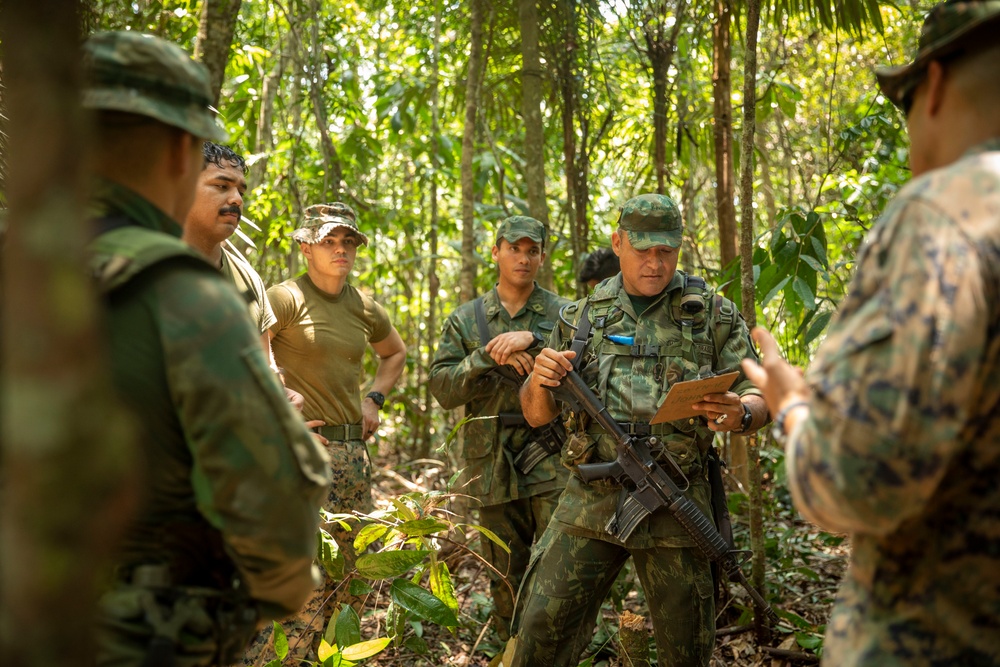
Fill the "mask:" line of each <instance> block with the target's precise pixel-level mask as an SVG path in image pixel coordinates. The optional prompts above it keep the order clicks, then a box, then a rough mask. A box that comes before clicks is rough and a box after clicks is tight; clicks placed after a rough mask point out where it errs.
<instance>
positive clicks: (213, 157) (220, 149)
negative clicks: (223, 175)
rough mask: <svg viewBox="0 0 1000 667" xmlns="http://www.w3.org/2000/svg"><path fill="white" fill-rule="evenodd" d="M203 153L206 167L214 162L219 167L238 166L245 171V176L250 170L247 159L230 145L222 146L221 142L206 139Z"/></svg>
mask: <svg viewBox="0 0 1000 667" xmlns="http://www.w3.org/2000/svg"><path fill="white" fill-rule="evenodd" d="M202 153H203V154H204V155H205V166H206V167H207V166H208V165H209V164H214V165H215V166H216V167H218V168H219V169H226V168H227V167H237V168H238V169H240V170H241V171H243V175H244V176H246V175H247V172H248V171H250V167H248V166H247V161H246V160H244V159H243V156H242V155H239V154H238V153H237V152H236V151H234V150H233V149H232V148H230V147H229V146H221V145H219V144H214V143H212V142H211V141H206V142H205V148H204V149H202Z"/></svg>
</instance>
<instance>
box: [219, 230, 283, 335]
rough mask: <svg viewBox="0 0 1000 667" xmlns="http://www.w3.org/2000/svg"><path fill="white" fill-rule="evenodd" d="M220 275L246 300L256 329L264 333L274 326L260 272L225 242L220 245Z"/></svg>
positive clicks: (271, 311) (272, 313)
mask: <svg viewBox="0 0 1000 667" xmlns="http://www.w3.org/2000/svg"><path fill="white" fill-rule="evenodd" d="M222 275H224V276H225V277H226V279H227V280H229V282H231V283H232V284H233V285H235V286H236V291H238V292H239V293H240V295H241V296H242V297H243V299H244V300H245V301H246V303H247V309H248V310H249V311H250V319H251V320H252V321H253V323H254V325H255V326H256V327H257V331H259V332H260V333H264V332H265V331H267V330H268V329H270V328H271V327H272V326H274V321H275V320H274V311H273V310H271V304H270V303H269V302H268V300H267V291H266V290H265V289H264V281H263V280H261V279H260V274H258V273H257V272H256V271H255V270H254V268H253V267H252V266H250V262H248V261H247V260H246V258H245V257H243V256H242V255H240V253H238V252H236V251H235V250H233V249H232V248H230V247H229V246H228V245H225V244H223V246H222Z"/></svg>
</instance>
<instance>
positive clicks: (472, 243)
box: [459, 0, 485, 301]
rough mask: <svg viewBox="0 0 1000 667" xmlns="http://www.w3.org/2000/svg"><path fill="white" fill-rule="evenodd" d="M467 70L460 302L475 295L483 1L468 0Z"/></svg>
mask: <svg viewBox="0 0 1000 667" xmlns="http://www.w3.org/2000/svg"><path fill="white" fill-rule="evenodd" d="M469 7H470V21H469V23H470V26H469V27H470V30H471V41H470V43H469V68H468V76H467V78H466V82H465V129H464V130H463V133H462V271H461V274H460V278H459V286H460V291H461V299H462V301H469V300H471V299H473V298H474V297H475V296H476V208H475V204H476V182H475V173H474V168H473V158H474V154H475V151H476V116H477V113H478V111H479V91H480V90H481V87H482V79H483V72H484V70H485V66H484V63H483V59H484V58H483V53H484V49H483V9H484V7H483V0H471V1H470V2H469Z"/></svg>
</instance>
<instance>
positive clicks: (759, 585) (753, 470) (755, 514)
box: [740, 0, 770, 644]
mask: <svg viewBox="0 0 1000 667" xmlns="http://www.w3.org/2000/svg"><path fill="white" fill-rule="evenodd" d="M746 8H747V31H746V35H747V43H746V51H745V56H744V58H745V59H744V63H743V137H742V140H741V143H740V155H741V156H742V159H741V161H740V162H741V164H740V227H741V228H740V255H741V261H740V283H741V287H742V291H741V293H742V299H743V316H744V317H745V318H746V320H747V324H748V325H749V326H751V327H753V326H756V324H757V306H756V295H755V291H756V290H755V289H754V282H753V235H754V216H753V162H754V161H753V157H754V150H753V147H754V133H755V132H756V129H757V32H758V29H759V27H760V0H747V4H746ZM750 440H751V444H752V445H753V446H752V447H751V448H750V451H749V452H748V456H747V461H748V463H749V473H750V548H751V549H752V550H753V554H754V556H753V572H752V581H753V585H754V587H755V588H756V589H757V590H758V591H760V594H761V595H764V596H766V595H767V591H766V588H765V587H766V585H767V582H766V580H765V578H764V573H765V569H766V566H767V563H766V549H765V544H764V498H763V491H762V489H761V485H762V481H763V480H762V474H761V467H760V453H759V451H758V448H757V446H756V445H757V443H758V442H759V441H758V439H757V438H756V437H751V438H750ZM754 627H755V629H756V631H757V640H758V642H759V643H760V644H766V643H767V642H768V641H770V632H769V630H768V626H767V617H765V616H763V615H762V614H755V615H754Z"/></svg>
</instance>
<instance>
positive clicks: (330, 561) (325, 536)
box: [316, 528, 346, 580]
mask: <svg viewBox="0 0 1000 667" xmlns="http://www.w3.org/2000/svg"><path fill="white" fill-rule="evenodd" d="M316 557H317V559H319V562H320V564H321V565H322V566H323V569H324V570H326V572H327V574H329V575H330V578H331V579H335V580H339V579H343V578H344V566H345V565H346V560H345V559H344V556H343V554H341V553H340V545H339V544H337V541H336V540H334V539H333V536H332V535H330V533H328V532H326V531H325V530H323V529H322V528H320V529H319V547H318V549H317V553H316Z"/></svg>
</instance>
